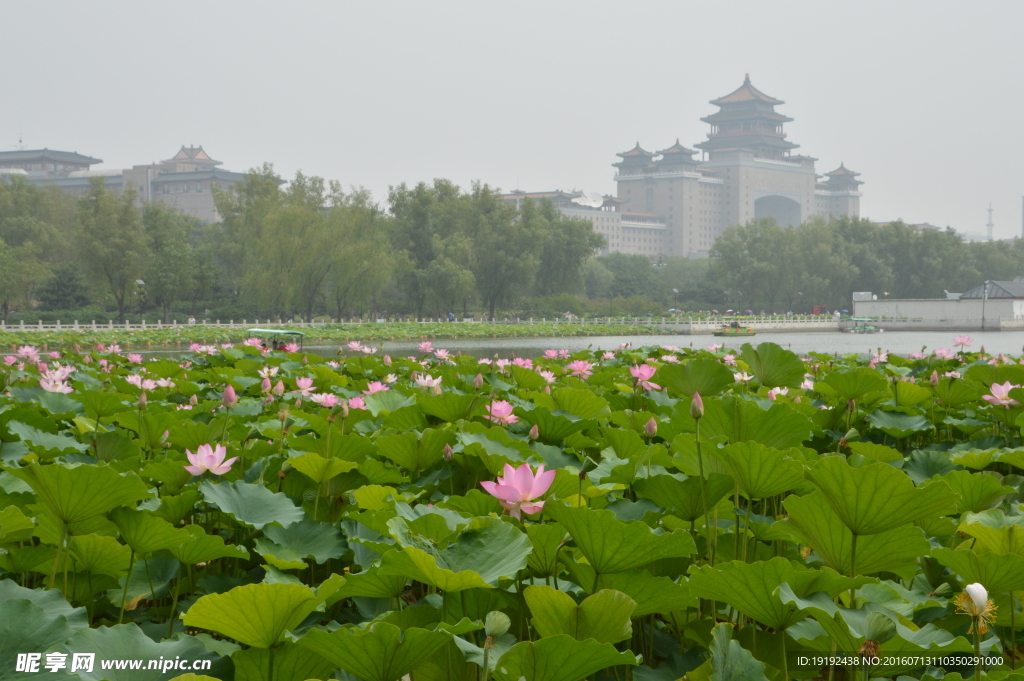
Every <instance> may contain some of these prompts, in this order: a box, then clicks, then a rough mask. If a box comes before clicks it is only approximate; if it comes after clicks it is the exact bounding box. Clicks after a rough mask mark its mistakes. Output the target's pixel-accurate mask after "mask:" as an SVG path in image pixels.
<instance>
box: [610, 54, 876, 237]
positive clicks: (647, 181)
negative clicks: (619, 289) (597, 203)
mask: <svg viewBox="0 0 1024 681" xmlns="http://www.w3.org/2000/svg"><path fill="white" fill-rule="evenodd" d="M710 103H711V104H713V105H715V106H716V107H718V111H716V112H715V113H713V114H711V115H709V116H705V117H704V118H702V119H701V120H702V121H703V122H704V123H707V124H708V125H709V126H710V130H709V131H708V133H707V139H706V140H704V141H702V142H700V143H698V144H695V145H694V147H695V149H697V150H699V151H700V152H701V158H700V159H699V160H698V159H695V158H694V155H695V154H696V153H697V151H693V150H690V149H687V148H686V147H684V146H682V145H681V144H680V143H679V140H676V143H675V144H674V145H672V146H671V147H668V148H666V149H663V150H662V151H659V152H656V153H651V152H647V151H644V149H643V148H642V147H641V146H640V143H639V142H638V143H637V145H636V146H635V147H634V148H633V149H631V150H629V151H626V152H622V153H619V154H617V155H618V156H619V157H620V158H621V159H622V160H621V161H619V162H617V163H614V164H613V166H614V167H615V168H617V170H618V172H617V174H616V175H615V180H616V182H617V185H618V198H619V199H620V200H621V201H622V208H621V210H622V211H623V212H634V213H644V214H649V215H656V216H659V217H660V219H661V220H663V221H664V223H665V234H664V236H663V238H662V239H661V241H662V242H663V244H664V248H663V250H662V251H661V252H662V253H664V254H666V255H677V256H690V257H699V256H702V255H706V254H707V252H708V250H709V249H710V248H711V246H712V244H714V242H715V239H716V238H717V237H718V235H719V234H721V233H722V231H724V230H725V229H726V228H728V227H730V226H732V225H736V224H743V223H746V222H748V221H750V220H752V219H754V218H762V217H772V218H774V219H775V220H776V222H778V223H779V224H781V225H784V226H792V225H797V224H800V223H801V222H804V221H806V220H807V219H808V218H810V217H812V216H814V215H825V216H829V215H835V216H839V215H850V216H859V214H860V196H861V193H860V185H861V184H863V183H862V182H861V181H860V180H858V179H857V176H858V175H859V173H855V172H853V171H851V170H849V169H848V168H846V167H845V166H844V165H840V166H839V168H837V169H836V170H834V171H832V172H830V173H827V174H826V175H825V176H824V177H825V178H826V179H825V180H824V181H821V182H819V181H818V174H817V171H816V170H815V165H814V164H815V161H817V159H815V158H813V157H811V156H800V155H796V154H794V153H793V150H795V149H797V148H798V147H799V145H797V144H794V143H793V142H790V141H789V140H788V139H787V135H786V133H785V131H784V125H785V124H786V123H789V122H792V120H793V119H792V118H790V117H788V116H786V115H784V114H782V113H779V112H778V111H776V110H775V107H777V106H779V105H780V104H784V102H783V101H782V100H781V99H776V98H774V97H771V96H769V95H767V94H765V93H764V92H762V91H761V90H759V89H757V88H756V87H754V85H753V83H751V81H750V75H749V74H747V76H746V78H745V79H744V80H743V84H742V85H740V87H738V88H737V89H736V90H734V91H732V92H730V93H729V94H727V95H725V96H724V97H719V98H718V99H713V100H711V102H710Z"/></svg>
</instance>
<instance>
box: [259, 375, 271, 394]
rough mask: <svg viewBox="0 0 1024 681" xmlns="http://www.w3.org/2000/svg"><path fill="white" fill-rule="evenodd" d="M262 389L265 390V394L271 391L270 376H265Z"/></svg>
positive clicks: (261, 385)
mask: <svg viewBox="0 0 1024 681" xmlns="http://www.w3.org/2000/svg"><path fill="white" fill-rule="evenodd" d="M260 390H261V391H263V394H264V395H266V394H267V393H269V392H270V390H271V383H270V377H269V376H266V377H264V378H263V383H261V384H260Z"/></svg>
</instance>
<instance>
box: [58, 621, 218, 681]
mask: <svg viewBox="0 0 1024 681" xmlns="http://www.w3.org/2000/svg"><path fill="white" fill-rule="evenodd" d="M54 650H57V651H59V652H62V653H67V654H68V658H67V659H68V662H69V663H70V661H71V656H72V654H74V653H95V654H96V663H95V665H93V670H92V672H85V671H78V672H76V674H77V677H71V678H79V679H83V681H163V680H164V679H168V678H170V677H171V676H173V675H177V671H165V670H162V669H148V660H160V659H161V658H163V659H164V660H175V659H183V660H189V662H190V663H191V662H197V661H201V660H209V661H210V662H211V669H210V672H209V673H210V674H216V675H217V676H222V675H223V674H224V673H225V672H227V671H229V670H230V664H228V663H227V661H226V660H225V661H223V662H222V661H220V660H219V656H218V655H217V654H216V653H213V652H210V651H209V650H207V649H206V648H205V647H204V646H203V644H202V643H200V642H199V641H197V640H195V639H193V638H182V639H179V640H176V641H161V642H160V643H157V642H156V641H154V640H153V639H151V638H150V637H148V636H146V635H145V634H144V633H143V632H142V629H140V628H139V626H138V625H136V624H120V625H116V626H113V627H98V628H96V629H82V630H80V631H78V632H76V633H75V634H74V636H72V637H71V638H69V639H68V640H67V641H66V642H65V643H63V644H62V645H59V646H57V647H56V648H55V649H54ZM138 659H142V660H147V662H144V663H143V665H142V668H141V669H116V668H112V669H103V666H102V665H101V664H100V661H101V660H138ZM68 666H69V667H70V664H69V665H68Z"/></svg>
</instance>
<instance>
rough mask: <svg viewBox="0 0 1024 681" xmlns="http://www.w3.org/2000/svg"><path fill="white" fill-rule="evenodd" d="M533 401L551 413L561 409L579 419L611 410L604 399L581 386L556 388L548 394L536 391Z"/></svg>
mask: <svg viewBox="0 0 1024 681" xmlns="http://www.w3.org/2000/svg"><path fill="white" fill-rule="evenodd" d="M533 401H534V402H535V403H536V404H537V406H540V407H546V408H547V409H549V410H551V413H553V414H554V413H556V412H558V411H563V412H565V413H566V414H571V415H572V416H578V417H580V418H581V419H593V418H596V417H597V416H600V415H601V414H607V413H609V412H610V411H611V409H609V408H608V401H607V400H606V399H604V398H603V397H601V396H599V395H595V394H594V393H593V392H591V391H590V390H584V389H582V388H556V389H555V390H553V391H551V394H550V395H547V394H545V393H536V394H535V395H534V398H533Z"/></svg>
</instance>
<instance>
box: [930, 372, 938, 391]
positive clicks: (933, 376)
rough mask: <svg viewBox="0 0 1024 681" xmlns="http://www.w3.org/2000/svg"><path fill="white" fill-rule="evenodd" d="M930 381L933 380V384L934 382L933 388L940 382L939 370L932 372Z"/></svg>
mask: <svg viewBox="0 0 1024 681" xmlns="http://www.w3.org/2000/svg"><path fill="white" fill-rule="evenodd" d="M930 381H931V384H932V387H933V388H934V387H935V386H937V385H938V384H939V372H938V371H933V372H932V377H931V379H930Z"/></svg>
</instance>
